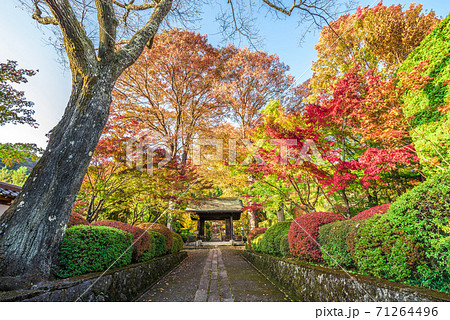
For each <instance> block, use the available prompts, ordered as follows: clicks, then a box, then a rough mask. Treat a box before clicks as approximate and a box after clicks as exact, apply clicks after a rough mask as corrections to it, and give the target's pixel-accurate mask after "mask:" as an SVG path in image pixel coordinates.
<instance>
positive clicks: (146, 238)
mask: <svg viewBox="0 0 450 320" xmlns="http://www.w3.org/2000/svg"><path fill="white" fill-rule="evenodd" d="M91 225H94V226H104V227H112V228H116V229H119V230H122V231H125V232H128V233H131V234H132V235H133V243H134V244H133V261H135V262H138V261H139V260H140V259H141V257H142V254H143V253H144V252H145V251H147V250H150V249H151V246H152V237H151V236H150V235H149V234H148V232H146V231H145V230H144V229H141V228H138V227H135V226H132V225H130V224H127V223H123V222H119V221H111V220H105V221H96V222H93V223H91ZM135 241H136V242H135Z"/></svg>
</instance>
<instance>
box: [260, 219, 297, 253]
mask: <svg viewBox="0 0 450 320" xmlns="http://www.w3.org/2000/svg"><path fill="white" fill-rule="evenodd" d="M290 226H291V222H290V221H285V222H278V223H275V224H274V225H273V226H271V227H270V228H269V229H267V231H266V232H265V233H264V239H263V240H262V242H261V244H260V248H261V252H263V253H267V254H271V255H274V256H278V257H279V256H281V255H282V254H281V252H280V239H281V237H282V236H283V235H287V234H288V233H289V227H290Z"/></svg>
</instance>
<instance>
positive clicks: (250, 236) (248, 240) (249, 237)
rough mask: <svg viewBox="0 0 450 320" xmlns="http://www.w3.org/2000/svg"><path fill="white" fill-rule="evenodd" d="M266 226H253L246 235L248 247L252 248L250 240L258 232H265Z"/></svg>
mask: <svg viewBox="0 0 450 320" xmlns="http://www.w3.org/2000/svg"><path fill="white" fill-rule="evenodd" d="M266 230H267V228H255V229H253V230H251V231H250V232H249V233H248V235H247V243H248V247H249V248H250V249H251V248H252V241H253V239H255V237H256V236H257V235H258V234H261V233H264V232H266Z"/></svg>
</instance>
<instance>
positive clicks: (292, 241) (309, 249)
mask: <svg viewBox="0 0 450 320" xmlns="http://www.w3.org/2000/svg"><path fill="white" fill-rule="evenodd" d="M338 220H344V217H343V216H341V215H340V214H336V213H331V212H312V213H306V214H304V215H301V216H300V217H298V218H296V219H295V220H294V222H292V224H291V226H290V228H289V248H290V250H291V253H292V255H293V256H295V257H299V258H302V259H305V260H308V261H317V262H321V261H323V259H322V252H321V251H320V248H319V245H318V242H317V237H318V235H319V227H320V226H321V225H323V224H327V223H331V222H334V221H338Z"/></svg>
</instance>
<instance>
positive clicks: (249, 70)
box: [217, 46, 294, 138]
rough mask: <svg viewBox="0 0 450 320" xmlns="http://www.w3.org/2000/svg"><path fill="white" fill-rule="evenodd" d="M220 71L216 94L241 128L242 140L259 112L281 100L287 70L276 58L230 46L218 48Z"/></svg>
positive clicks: (286, 86) (287, 85)
mask: <svg viewBox="0 0 450 320" xmlns="http://www.w3.org/2000/svg"><path fill="white" fill-rule="evenodd" d="M222 56H223V57H224V60H225V63H224V71H223V74H222V79H223V80H222V82H221V83H220V85H219V86H218V88H217V89H218V90H217V91H218V92H217V94H218V95H220V97H221V98H222V99H223V100H224V101H225V102H226V104H227V107H228V108H230V109H231V111H232V115H233V120H235V121H237V122H238V123H239V124H240V126H241V129H242V137H243V138H245V137H247V135H246V132H247V131H248V130H249V128H251V127H252V126H253V125H255V124H256V122H257V121H258V119H259V117H260V113H259V111H260V110H261V109H263V108H264V106H265V105H266V104H267V103H268V102H269V101H270V100H273V99H283V98H285V97H286V96H287V93H288V91H289V89H290V87H291V86H292V85H293V82H294V80H293V77H292V76H289V75H288V74H287V72H288V70H289V67H288V66H287V65H285V64H284V63H282V62H281V61H280V60H279V58H278V56H276V55H269V54H267V53H265V52H261V51H254V52H253V51H250V50H249V49H248V48H244V49H237V48H235V47H233V46H229V47H226V48H224V49H222Z"/></svg>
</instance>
